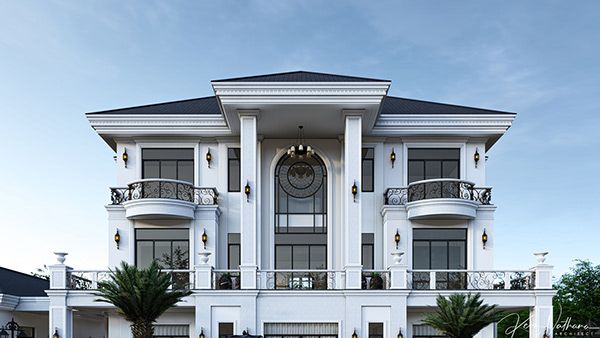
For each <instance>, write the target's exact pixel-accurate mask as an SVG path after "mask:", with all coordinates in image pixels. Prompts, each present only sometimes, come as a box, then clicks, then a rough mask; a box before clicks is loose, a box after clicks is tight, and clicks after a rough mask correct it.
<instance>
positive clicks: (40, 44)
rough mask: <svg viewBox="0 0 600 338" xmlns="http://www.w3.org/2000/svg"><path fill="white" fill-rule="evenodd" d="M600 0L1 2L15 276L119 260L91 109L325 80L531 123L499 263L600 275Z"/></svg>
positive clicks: (508, 157) (492, 179)
mask: <svg viewBox="0 0 600 338" xmlns="http://www.w3.org/2000/svg"><path fill="white" fill-rule="evenodd" d="M599 17H600V2H597V1H578V2H570V1H544V2H526V1H495V2H494V1H486V2H483V1H460V2H459V1H413V2H400V1H389V2H384V1H370V2H366V1H364V2H342V1H215V2H211V3H209V2H200V1H194V2H191V1H190V2H181V1H168V2H167V1H165V2H154V1H139V2H136V1H64V2H63V1H60V2H57V1H39V2H34V1H0V144H1V145H2V150H1V154H2V157H1V160H0V178H2V185H1V188H0V190H1V193H0V229H1V232H0V233H2V245H1V247H0V250H1V252H2V253H1V254H0V266H5V267H8V268H13V269H17V270H21V271H25V272H29V271H32V270H33V269H34V268H35V267H38V266H42V265H43V264H46V263H52V262H53V261H54V260H53V255H52V251H56V250H66V251H67V252H69V254H70V255H69V257H68V260H67V263H69V264H70V265H72V266H74V267H77V268H101V267H104V266H105V265H106V264H107V259H106V252H107V242H106V240H105V238H106V236H107V234H106V228H107V222H106V211H105V210H104V208H103V205H104V204H105V203H106V202H107V201H108V187H109V186H111V185H113V184H114V181H115V179H114V177H115V171H114V162H113V160H112V156H113V153H112V151H111V150H110V149H109V147H108V146H107V145H105V144H104V142H102V140H101V139H100V138H99V137H98V136H97V135H96V134H95V133H94V131H93V130H92V129H91V128H90V127H89V124H88V123H87V121H86V119H85V117H84V113H85V112H87V111H94V110H102V109H109V108H119V107H126V106H131V105H140V104H147V103H153V102H162V101H169V100H177V99H185V98H193V97H201V96H206V95H211V94H212V91H211V88H210V83H209V81H210V80H211V79H219V78H226V77H230V76H242V75H253V74H261V73H271V72H278V71H289V70H299V69H302V70H313V71H322V72H331V73H341V74H350V75H359V76H367V77H378V78H385V79H391V80H392V81H393V84H392V88H391V92H390V94H391V95H398V96H405V97H410V98H416V99H425V100H432V101H441V102H451V103H456V104H463V105H472V106H479V107H486V108H494V109H500V110H508V111H516V112H518V113H519V115H518V117H517V120H516V121H515V124H514V126H513V127H512V128H511V129H510V130H509V132H508V134H507V135H506V136H505V137H503V138H502V139H501V140H500V142H498V143H497V144H496V145H495V146H494V147H493V148H492V151H491V153H490V154H489V155H490V158H489V161H488V181H489V183H490V185H492V186H493V187H494V202H495V203H496V204H497V205H498V206H499V207H498V210H497V213H496V227H495V228H496V230H495V234H494V236H495V256H496V267H498V268H511V269H513V268H528V267H529V266H530V265H531V264H532V263H533V262H534V258H533V256H532V255H531V254H532V252H534V251H539V250H542V249H544V250H548V251H550V256H549V257H548V262H549V263H552V264H554V265H555V266H556V272H557V273H561V272H564V271H566V270H567V269H568V267H569V266H571V265H572V260H573V259H576V258H583V259H591V260H592V261H594V262H595V263H596V264H599V263H600V250H599V249H598V238H600V221H599V220H598V219H599V218H600V208H599V207H598V201H599V200H600V198H599V196H600V183H599V180H598V173H600V159H599V154H600V152H599V151H598V149H599V146H600V141H599V140H600V137H598V133H599V131H600V114H599V112H600V61H599V60H600V20H598V18H599Z"/></svg>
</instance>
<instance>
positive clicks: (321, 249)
mask: <svg viewBox="0 0 600 338" xmlns="http://www.w3.org/2000/svg"><path fill="white" fill-rule="evenodd" d="M326 267H327V247H326V246H324V245H312V246H311V247H310V269H325V268H326Z"/></svg>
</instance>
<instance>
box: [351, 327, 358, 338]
mask: <svg viewBox="0 0 600 338" xmlns="http://www.w3.org/2000/svg"><path fill="white" fill-rule="evenodd" d="M352 338H358V335H357V334H356V329H354V332H352Z"/></svg>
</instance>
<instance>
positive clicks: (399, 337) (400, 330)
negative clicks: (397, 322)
mask: <svg viewBox="0 0 600 338" xmlns="http://www.w3.org/2000/svg"><path fill="white" fill-rule="evenodd" d="M398 338H404V336H403V335H402V329H399V330H398Z"/></svg>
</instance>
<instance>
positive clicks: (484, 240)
mask: <svg viewBox="0 0 600 338" xmlns="http://www.w3.org/2000/svg"><path fill="white" fill-rule="evenodd" d="M481 241H482V242H483V248H484V249H485V243H487V241H488V235H487V233H486V232H485V229H483V234H482V235H481Z"/></svg>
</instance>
